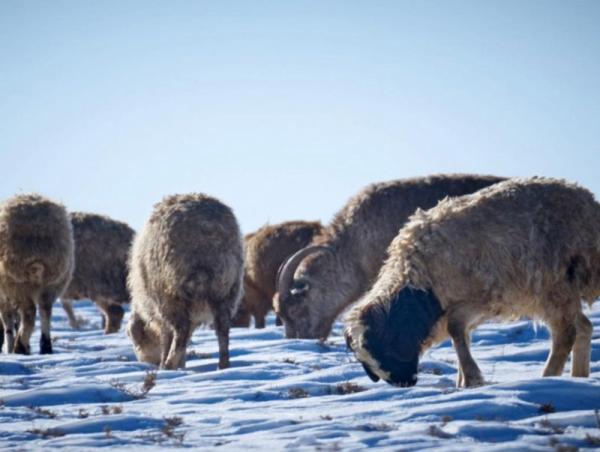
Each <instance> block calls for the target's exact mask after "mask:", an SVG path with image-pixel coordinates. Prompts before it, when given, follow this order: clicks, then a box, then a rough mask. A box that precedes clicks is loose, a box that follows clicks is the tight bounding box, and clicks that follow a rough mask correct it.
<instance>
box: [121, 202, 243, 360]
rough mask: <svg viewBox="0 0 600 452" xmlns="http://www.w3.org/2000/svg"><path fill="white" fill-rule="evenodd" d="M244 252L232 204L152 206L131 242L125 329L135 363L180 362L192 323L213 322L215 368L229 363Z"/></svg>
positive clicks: (189, 203) (192, 328)
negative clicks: (129, 308)
mask: <svg viewBox="0 0 600 452" xmlns="http://www.w3.org/2000/svg"><path fill="white" fill-rule="evenodd" d="M243 253H244V251H243V244H242V238H241V234H240V229H239V226H238V224H237V221H236V219H235V216H234V215H233V212H232V211H231V209H230V208H229V207H227V206H226V205H224V204H222V203H221V202H220V201H218V200H217V199H215V198H212V197H210V196H207V195H204V194H195V193H194V194H187V195H172V196H168V197H166V198H164V199H163V200H162V201H161V202H159V203H157V204H156V205H155V206H154V210H153V212H152V215H151V217H150V219H149V220H148V222H147V223H146V225H145V226H144V228H143V230H142V231H141V232H140V233H139V234H138V235H137V236H136V238H135V239H134V242H133V246H132V250H131V257H130V261H129V275H128V287H129V291H130V294H131V315H130V320H129V323H128V326H127V332H128V334H129V337H130V338H131V340H132V342H133V347H134V351H135V354H136V356H137V358H138V360H140V361H145V362H149V363H152V364H155V365H159V366H160V368H161V369H176V368H183V367H185V352H186V347H187V343H188V341H189V340H190V338H191V335H192V333H193V331H194V329H195V328H196V327H198V326H199V325H209V324H210V323H211V322H212V323H213V324H214V328H215V331H216V335H217V338H218V342H219V368H220V369H224V368H226V367H228V366H229V328H230V323H231V318H232V317H233V315H234V314H235V311H236V309H237V306H238V303H239V301H240V299H241V296H242V293H243V287H242V278H243V259H244V254H243Z"/></svg>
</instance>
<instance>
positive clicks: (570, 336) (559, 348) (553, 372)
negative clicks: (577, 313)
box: [542, 319, 582, 377]
mask: <svg viewBox="0 0 600 452" xmlns="http://www.w3.org/2000/svg"><path fill="white" fill-rule="evenodd" d="M549 326H550V331H551V334H552V349H551V350H550V355H549V356H548V360H547V361H546V366H545V367H544V372H543V374H542V375H543V376H544V377H555V376H560V375H562V373H563V369H564V368H565V363H566V362H567V358H568V357H569V353H571V349H572V348H573V344H574V343H575V338H576V336H577V330H576V328H575V324H574V322H573V321H568V320H566V319H561V320H559V321H557V322H554V323H550V325H549ZM581 352H582V350H581V346H580V348H579V355H581Z"/></svg>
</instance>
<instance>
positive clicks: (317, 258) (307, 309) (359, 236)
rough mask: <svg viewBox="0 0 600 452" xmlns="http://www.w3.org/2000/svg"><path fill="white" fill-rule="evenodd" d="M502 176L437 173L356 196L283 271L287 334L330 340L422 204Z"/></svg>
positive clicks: (278, 299)
mask: <svg viewBox="0 0 600 452" xmlns="http://www.w3.org/2000/svg"><path fill="white" fill-rule="evenodd" d="M501 180H504V179H503V178H500V177H494V176H478V175H437V176H430V177H424V178H414V179H404V180H396V181H391V182H383V183H377V184H373V185H370V186H368V187H367V188H366V189H364V190H363V191H361V192H360V193H358V194H357V195H356V196H354V197H353V198H351V199H350V200H349V201H348V203H347V204H346V205H345V206H344V207H343V208H342V209H341V210H340V211H339V212H338V213H337V214H336V216H335V217H334V219H333V221H332V222H331V224H330V225H329V226H327V227H326V228H325V229H324V231H323V232H322V233H321V234H319V235H317V236H316V237H315V238H314V239H313V242H312V244H311V245H310V246H308V247H306V248H303V249H302V250H300V251H298V252H297V253H295V254H294V255H293V256H291V257H290V258H289V259H288V260H287V261H286V263H285V264H284V266H283V268H282V270H281V272H280V276H279V279H278V285H277V293H276V294H275V296H274V303H273V304H274V307H275V311H276V312H277V314H278V315H279V316H280V317H281V319H282V320H283V322H284V325H285V332H286V336H287V337H288V338H296V337H297V338H313V339H325V338H327V336H328V335H329V333H330V331H331V327H332V325H333V322H334V321H335V319H336V318H337V317H338V315H339V314H340V313H341V312H342V311H343V310H344V309H346V308H347V307H348V306H349V305H351V304H352V303H353V302H354V301H356V300H357V299H358V298H359V297H360V295H362V293H363V292H364V291H366V290H367V289H368V288H369V287H370V285H371V283H372V282H373V280H374V279H375V277H376V276H377V272H378V270H379V268H380V267H381V265H382V264H383V261H384V259H385V253H386V249H387V247H388V245H389V244H390V242H391V241H392V239H393V238H394V237H395V236H396V234H397V233H398V231H399V230H400V228H401V227H402V225H403V224H404V223H405V222H406V221H407V220H408V217H409V216H410V215H411V214H412V213H413V212H414V211H415V210H416V209H417V208H418V207H422V208H429V207H433V206H434V205H435V204H436V203H437V201H438V200H440V199H442V198H444V197H446V196H459V195H464V194H467V193H472V192H475V191H477V190H479V189H481V188H484V187H487V186H488V185H492V184H494V183H497V182H500V181H501Z"/></svg>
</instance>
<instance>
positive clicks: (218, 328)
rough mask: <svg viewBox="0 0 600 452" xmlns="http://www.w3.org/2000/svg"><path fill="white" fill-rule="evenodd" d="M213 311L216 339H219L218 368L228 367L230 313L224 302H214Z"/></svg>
mask: <svg viewBox="0 0 600 452" xmlns="http://www.w3.org/2000/svg"><path fill="white" fill-rule="evenodd" d="M215 311H216V312H214V314H213V315H214V324H215V332H216V334H217V339H218V341H219V369H227V368H228V367H229V327H230V325H231V314H230V312H229V309H228V308H227V305H226V303H225V302H219V303H217V304H216V309H215Z"/></svg>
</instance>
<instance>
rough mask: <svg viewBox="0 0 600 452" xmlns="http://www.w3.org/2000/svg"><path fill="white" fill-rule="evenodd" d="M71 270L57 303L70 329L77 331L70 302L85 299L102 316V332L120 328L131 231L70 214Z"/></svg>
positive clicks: (103, 220) (110, 222)
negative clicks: (71, 275)
mask: <svg viewBox="0 0 600 452" xmlns="http://www.w3.org/2000/svg"><path fill="white" fill-rule="evenodd" d="M71 223H72V225H73V238H74V240H75V270H74V272H73V278H72V279H71V283H70V284H69V287H68V288H67V290H65V293H64V294H63V296H62V298H61V300H62V304H63V307H64V309H65V311H66V313H67V316H68V317H69V323H70V324H71V326H72V327H73V328H78V327H79V322H78V321H77V319H76V317H75V315H74V313H73V306H72V302H73V300H80V299H83V298H89V299H91V300H93V301H94V303H96V305H97V306H98V307H99V308H100V310H101V311H102V313H103V317H104V318H103V320H104V322H103V323H104V332H105V333H106V334H109V333H116V332H117V331H119V329H120V328H121V320H122V319H123V314H124V311H123V308H122V306H121V305H122V304H123V303H128V302H129V292H128V290H127V257H128V254H129V248H130V247H131V242H132V241H133V236H134V231H133V229H131V228H130V227H129V226H128V225H126V224H125V223H121V222H120V221H115V220H112V219H110V218H108V217H105V216H102V215H96V214H93V213H82V212H76V213H72V214H71Z"/></svg>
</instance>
